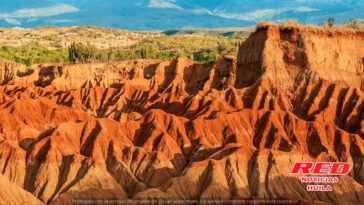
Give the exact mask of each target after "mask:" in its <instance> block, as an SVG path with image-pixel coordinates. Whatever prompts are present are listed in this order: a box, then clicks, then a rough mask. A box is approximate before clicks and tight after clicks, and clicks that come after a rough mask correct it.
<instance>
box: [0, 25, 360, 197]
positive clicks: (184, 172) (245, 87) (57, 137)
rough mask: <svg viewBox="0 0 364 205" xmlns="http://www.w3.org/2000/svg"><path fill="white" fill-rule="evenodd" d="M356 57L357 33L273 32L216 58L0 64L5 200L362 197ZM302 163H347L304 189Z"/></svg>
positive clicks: (0, 163)
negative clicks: (344, 169)
mask: <svg viewBox="0 0 364 205" xmlns="http://www.w3.org/2000/svg"><path fill="white" fill-rule="evenodd" d="M363 58H364V34H360V33H343V32H339V31H323V30H312V29H309V28H293V27H292V28H286V27H274V26H273V27H261V28H259V29H258V30H257V31H256V32H255V33H254V34H252V35H251V37H250V38H249V39H248V40H247V41H246V42H244V43H243V44H242V45H241V47H240V51H239V55H238V58H237V59H235V58H231V57H225V58H223V59H222V60H220V61H218V62H216V63H206V64H195V63H193V62H191V61H190V60H189V59H187V58H184V57H181V58H177V59H174V60H166V61H158V60H138V61H126V62H120V63H99V64H83V65H77V64H76V65H62V64H47V65H37V66H34V67H33V71H28V72H25V71H24V69H25V68H24V67H21V66H20V65H17V64H14V63H9V62H7V63H0V82H1V86H0V147H1V149H0V171H1V175H0V185H2V186H1V187H4V186H7V187H9V188H8V189H4V188H1V189H0V203H4V204H40V203H47V204H70V203H71V202H72V200H73V199H154V198H160V199H163V198H164V199H171V198H174V199H258V198H259V199H292V200H293V201H294V202H295V203H296V204H314V203H317V204H320V203H321V202H322V203H327V204H363V203H364V197H363V196H364V189H363V186H364V161H363V159H364V158H363V157H364V156H363V153H364V93H363V90H364V87H363V86H364V74H363V73H364V65H363V63H364V62H363ZM296 161H312V162H316V161H332V162H336V161H345V162H346V161H347V162H350V163H351V164H352V165H353V168H352V170H351V171H350V174H349V175H348V176H341V177H339V178H340V183H338V184H334V185H333V191H332V192H307V191H306V184H302V183H301V182H300V181H299V180H300V178H299V177H300V176H296V175H290V174H289V173H290V171H291V168H292V166H293V164H294V162H296ZM15 195H16V196H17V198H16V197H13V196H15ZM15 198H16V199H15ZM37 198H38V199H37Z"/></svg>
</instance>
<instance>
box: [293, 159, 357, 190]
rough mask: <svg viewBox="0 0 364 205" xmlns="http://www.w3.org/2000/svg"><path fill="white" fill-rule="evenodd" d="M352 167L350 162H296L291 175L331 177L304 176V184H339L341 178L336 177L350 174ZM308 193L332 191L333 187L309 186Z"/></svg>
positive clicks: (302, 178)
mask: <svg viewBox="0 0 364 205" xmlns="http://www.w3.org/2000/svg"><path fill="white" fill-rule="evenodd" d="M350 167H351V164H350V163H348V162H316V163H313V162H296V163H295V164H294V166H293V168H292V171H291V174H303V175H329V177H321V176H303V177H301V182H302V183H338V182H339V178H338V177H336V176H337V175H346V174H348V173H349V172H350ZM332 175H336V176H335V177H333V176H332ZM307 191H332V187H331V185H317V184H315V185H313V184H309V185H307Z"/></svg>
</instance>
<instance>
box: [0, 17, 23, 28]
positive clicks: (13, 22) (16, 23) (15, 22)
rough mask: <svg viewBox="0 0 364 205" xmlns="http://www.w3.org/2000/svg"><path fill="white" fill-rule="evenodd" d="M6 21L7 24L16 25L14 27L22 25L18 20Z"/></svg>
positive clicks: (9, 19) (7, 19)
mask: <svg viewBox="0 0 364 205" xmlns="http://www.w3.org/2000/svg"><path fill="white" fill-rule="evenodd" d="M4 20H5V21H6V22H7V23H10V24H14V25H17V26H19V25H21V23H20V21H18V20H15V19H11V18H4Z"/></svg>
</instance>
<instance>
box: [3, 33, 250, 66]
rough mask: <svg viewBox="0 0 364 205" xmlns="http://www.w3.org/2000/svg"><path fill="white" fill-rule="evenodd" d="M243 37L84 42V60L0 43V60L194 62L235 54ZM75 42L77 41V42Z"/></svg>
mask: <svg viewBox="0 0 364 205" xmlns="http://www.w3.org/2000/svg"><path fill="white" fill-rule="evenodd" d="M244 39H245V37H218V36H197V35H174V36H162V37H158V38H153V39H144V40H143V41H140V42H138V43H137V44H135V45H133V46H130V47H126V48H110V49H97V48H96V47H95V46H93V45H92V44H90V43H88V44H84V45H82V46H81V45H79V46H81V47H82V48H81V50H82V49H84V51H81V52H84V55H86V56H87V59H83V60H82V59H81V60H71V59H70V58H69V49H66V48H64V49H61V48H60V49H48V48H42V47H39V46H37V45H30V46H27V47H10V46H2V47H1V48H0V60H10V61H15V62H17V63H22V64H25V65H27V66H30V65H32V64H38V63H49V62H77V61H79V62H85V61H87V62H96V61H98V62H105V61H123V60H134V59H169V58H174V57H177V56H187V57H188V58H190V59H191V60H194V61H196V62H201V63H203V62H208V61H215V60H218V59H220V58H221V57H222V56H223V55H236V54H237V48H238V46H239V44H240V43H242V42H243V41H244ZM77 45H78V44H77Z"/></svg>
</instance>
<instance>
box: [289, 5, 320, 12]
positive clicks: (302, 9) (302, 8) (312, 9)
mask: <svg viewBox="0 0 364 205" xmlns="http://www.w3.org/2000/svg"><path fill="white" fill-rule="evenodd" d="M294 11H296V12H312V11H320V9H315V8H310V7H305V6H301V7H298V8H296V9H294Z"/></svg>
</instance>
